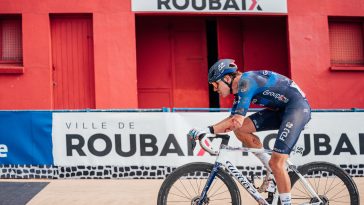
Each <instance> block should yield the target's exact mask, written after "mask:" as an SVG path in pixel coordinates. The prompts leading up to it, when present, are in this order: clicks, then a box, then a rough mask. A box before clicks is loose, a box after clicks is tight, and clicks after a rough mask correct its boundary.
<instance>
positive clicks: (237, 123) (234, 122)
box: [212, 114, 245, 134]
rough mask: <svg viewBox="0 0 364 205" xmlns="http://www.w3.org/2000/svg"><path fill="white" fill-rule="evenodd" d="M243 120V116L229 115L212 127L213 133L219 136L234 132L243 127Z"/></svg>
mask: <svg viewBox="0 0 364 205" xmlns="http://www.w3.org/2000/svg"><path fill="white" fill-rule="evenodd" d="M244 118H245V117H244V116H242V115H238V114H236V115H231V116H229V117H227V118H225V119H224V120H222V121H220V122H218V123H216V124H215V125H213V126H212V127H213V129H214V133H215V134H219V133H226V132H230V131H234V130H236V129H238V128H240V127H241V126H242V125H243V122H244Z"/></svg>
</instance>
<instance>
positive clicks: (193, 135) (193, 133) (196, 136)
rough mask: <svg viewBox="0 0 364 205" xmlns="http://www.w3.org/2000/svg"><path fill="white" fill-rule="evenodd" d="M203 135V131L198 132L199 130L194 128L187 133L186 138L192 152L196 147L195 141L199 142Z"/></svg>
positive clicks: (204, 132)
mask: <svg viewBox="0 0 364 205" xmlns="http://www.w3.org/2000/svg"><path fill="white" fill-rule="evenodd" d="M203 134H206V131H204V130H199V129H196V128H193V129H191V130H190V131H189V132H188V134H187V135H188V137H189V140H190V143H191V147H192V150H194V149H195V147H196V141H197V140H200V139H201V137H202V135H203Z"/></svg>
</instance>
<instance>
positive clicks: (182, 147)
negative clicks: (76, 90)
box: [52, 112, 364, 166]
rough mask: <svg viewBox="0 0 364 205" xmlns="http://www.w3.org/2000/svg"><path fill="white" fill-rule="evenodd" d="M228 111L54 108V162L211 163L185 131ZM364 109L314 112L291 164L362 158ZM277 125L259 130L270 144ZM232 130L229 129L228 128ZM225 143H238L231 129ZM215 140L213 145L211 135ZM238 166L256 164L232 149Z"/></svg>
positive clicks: (356, 161) (249, 156)
mask: <svg viewBox="0 0 364 205" xmlns="http://www.w3.org/2000/svg"><path fill="white" fill-rule="evenodd" d="M228 115H229V113H106V112H105V113H99V112H94V113H53V130H52V137H53V157H54V164H55V165H58V166H77V165H92V166H95V165H115V166H130V165H137V166H158V165H164V166H179V165H183V164H186V163H189V162H193V161H204V162H210V163H213V162H214V160H215V157H212V156H209V154H208V153H205V152H204V151H203V150H202V149H201V148H200V147H196V149H195V151H194V153H193V152H192V151H191V149H189V144H188V140H187V136H186V133H187V132H188V131H189V129H191V128H193V127H196V128H198V127H200V128H201V127H207V126H208V125H211V124H214V123H216V122H218V121H220V120H221V119H224V118H226V117H227V116H228ZM363 119H364V113H313V114H312V119H311V121H310V122H309V124H308V128H307V129H305V130H304V131H303V132H302V133H301V136H300V138H299V140H298V143H297V145H298V146H300V147H303V148H304V152H303V156H297V155H294V156H292V157H291V159H292V161H294V162H295V163H296V164H303V163H307V162H312V161H328V162H332V163H335V164H364V157H363V155H364V126H363V124H362V122H363ZM276 132H277V131H269V132H268V131H265V132H259V133H257V135H258V136H259V137H260V139H261V141H262V142H263V144H264V145H265V146H266V148H270V149H271V148H273V146H274V141H275V137H276V135H275V133H276ZM230 134H231V133H230ZM231 136H232V137H231V140H230V143H229V144H230V145H232V146H241V143H240V141H238V140H237V139H236V138H235V136H234V135H233V134H231ZM213 143H214V146H217V145H218V142H217V141H213ZM231 161H232V162H233V163H234V164H235V165H237V166H257V165H259V164H260V162H259V161H257V159H256V158H255V157H254V156H253V155H252V154H251V153H249V154H247V153H239V152H238V153H236V154H234V156H232V160H231Z"/></svg>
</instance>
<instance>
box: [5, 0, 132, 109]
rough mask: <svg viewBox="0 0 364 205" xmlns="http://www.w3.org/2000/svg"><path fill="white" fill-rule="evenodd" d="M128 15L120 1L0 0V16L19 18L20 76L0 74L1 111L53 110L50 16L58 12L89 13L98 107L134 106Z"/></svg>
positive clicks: (130, 15)
mask: <svg viewBox="0 0 364 205" xmlns="http://www.w3.org/2000/svg"><path fill="white" fill-rule="evenodd" d="M130 10H131V8H130V1H118V0H110V1H101V0H90V1H87V2H85V1H82V0H74V1H63V0H44V1H38V0H17V1H13V0H3V1H1V3H0V14H21V15H22V24H23V59H24V60H23V66H24V73H22V74H3V73H0V85H1V86H0V109H52V108H53V97H52V92H53V89H52V72H51V64H52V62H51V39H50V22H49V21H50V20H49V14H56V13H92V14H93V29H94V31H93V32H94V39H93V40H94V70H95V101H96V108H135V107H138V101H137V85H136V81H137V77H136V54H135V53H136V51H135V29H134V27H135V23H134V21H135V20H134V14H133V13H131V12H130ZM0 67H1V66H0ZM0 72H1V68H0ZM125 96H128V97H127V98H126V97H125Z"/></svg>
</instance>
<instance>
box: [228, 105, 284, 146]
mask: <svg viewBox="0 0 364 205" xmlns="http://www.w3.org/2000/svg"><path fill="white" fill-rule="evenodd" d="M280 124H281V120H280V113H279V112H277V111H272V110H269V109H264V110H261V111H259V112H256V113H254V114H252V115H250V116H248V117H246V118H245V120H244V122H243V126H242V127H241V128H239V129H237V130H235V131H234V133H235V135H236V137H237V138H238V139H239V140H240V141H241V142H242V143H243V144H244V145H245V146H246V147H249V148H262V147H263V145H262V143H261V141H260V140H259V138H258V137H257V136H256V135H255V134H253V133H254V132H259V131H265V130H275V129H278V128H279V126H280Z"/></svg>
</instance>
